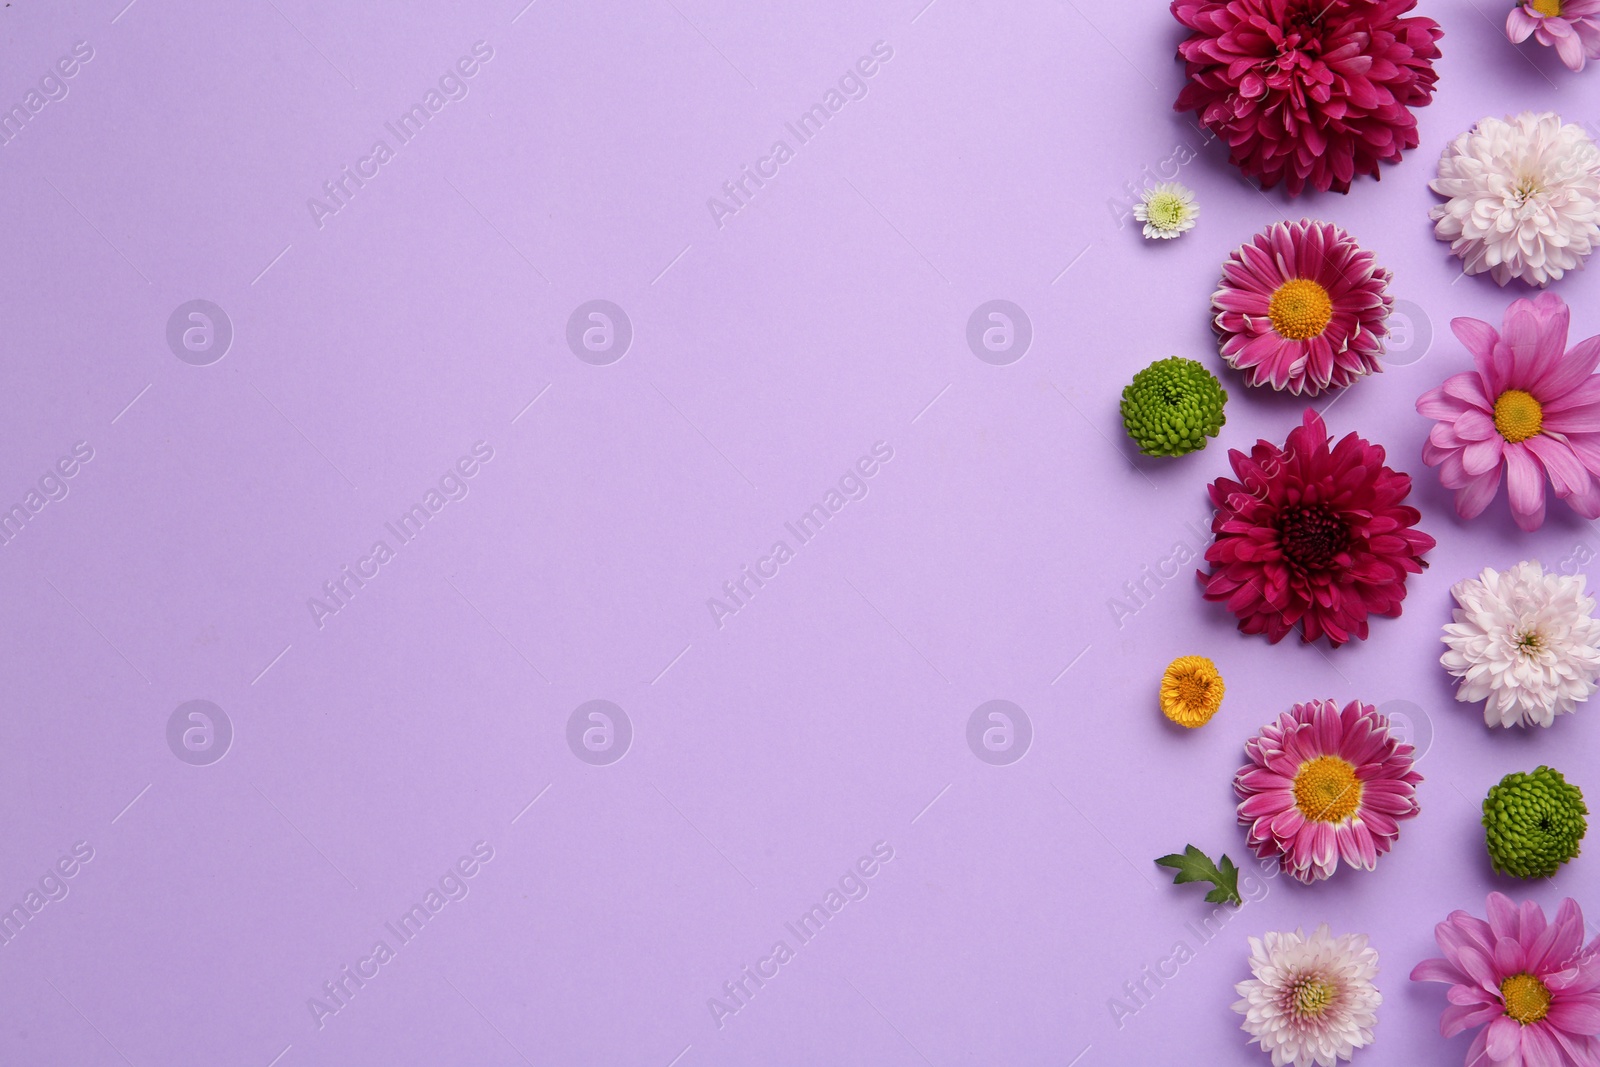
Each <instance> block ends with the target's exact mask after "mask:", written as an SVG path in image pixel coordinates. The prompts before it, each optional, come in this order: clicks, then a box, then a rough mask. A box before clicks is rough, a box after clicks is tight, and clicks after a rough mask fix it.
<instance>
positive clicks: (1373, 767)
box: [1233, 700, 1422, 884]
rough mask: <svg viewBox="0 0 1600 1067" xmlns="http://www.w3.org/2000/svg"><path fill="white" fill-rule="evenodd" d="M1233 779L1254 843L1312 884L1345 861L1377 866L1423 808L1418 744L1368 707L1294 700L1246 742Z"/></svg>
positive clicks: (1256, 848) (1254, 847)
mask: <svg viewBox="0 0 1600 1067" xmlns="http://www.w3.org/2000/svg"><path fill="white" fill-rule="evenodd" d="M1244 752H1245V755H1246V756H1247V757H1248V758H1249V760H1250V762H1249V763H1247V764H1245V765H1244V766H1243V767H1240V768H1239V772H1238V774H1236V775H1234V779H1233V791H1234V792H1235V793H1237V794H1238V795H1239V797H1240V800H1239V824H1240V825H1241V826H1247V827H1249V828H1250V832H1249V835H1248V840H1249V843H1250V848H1251V849H1252V850H1254V852H1255V854H1256V855H1257V856H1258V857H1260V858H1261V859H1276V860H1277V861H1278V867H1279V869H1280V870H1282V871H1283V873H1284V874H1288V875H1292V876H1293V877H1295V878H1297V879H1299V880H1300V881H1302V882H1305V883H1307V884H1310V883H1311V882H1315V881H1317V880H1319V879H1322V878H1327V877H1328V876H1329V875H1331V874H1333V872H1334V870H1335V869H1336V868H1337V867H1338V866H1339V861H1340V860H1341V859H1342V860H1344V862H1345V863H1347V864H1348V865H1350V866H1351V867H1364V868H1366V869H1367V870H1369V871H1370V870H1372V869H1373V868H1374V867H1376V866H1377V865H1378V857H1379V856H1381V855H1383V854H1384V853H1385V852H1388V851H1389V849H1391V848H1393V847H1394V843H1395V840H1396V839H1397V838H1398V837H1399V836H1400V823H1399V820H1401V819H1409V818H1411V817H1412V816H1413V815H1415V814H1416V813H1417V812H1418V811H1419V810H1420V809H1419V808H1418V806H1417V783H1418V782H1420V781H1422V775H1420V774H1418V773H1417V772H1416V771H1415V770H1413V769H1412V763H1413V750H1412V747H1411V746H1410V745H1408V744H1406V743H1405V742H1403V741H1401V740H1400V739H1399V738H1397V737H1395V735H1394V734H1393V733H1391V732H1390V730H1389V720H1388V718H1387V717H1386V716H1384V715H1382V714H1380V713H1379V712H1378V709H1377V708H1375V707H1373V706H1372V705H1371V704H1363V703H1361V701H1359V700H1352V701H1351V702H1350V703H1348V704H1346V705H1345V706H1344V709H1343V710H1342V711H1341V710H1340V708H1339V705H1337V704H1335V703H1334V702H1333V701H1331V700H1313V701H1311V702H1310V703H1308V704H1296V705H1295V706H1294V708H1293V709H1292V710H1290V711H1286V712H1284V713H1283V714H1282V715H1280V716H1278V721H1277V722H1274V723H1269V724H1267V725H1266V726H1263V727H1262V728H1261V732H1260V733H1258V734H1256V736H1254V737H1252V738H1251V739H1250V740H1249V741H1246V742H1245V746H1244Z"/></svg>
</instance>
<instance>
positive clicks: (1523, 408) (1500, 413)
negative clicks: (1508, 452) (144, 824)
mask: <svg viewBox="0 0 1600 1067" xmlns="http://www.w3.org/2000/svg"><path fill="white" fill-rule="evenodd" d="M1543 426H1544V406H1543V405H1542V404H1540V403H1539V402H1538V401H1537V400H1535V399H1534V398H1533V394H1532V393H1525V392H1523V391H1522V390H1521V389H1507V390H1506V391H1505V392H1503V393H1501V394H1500V396H1499V397H1498V398H1497V399H1496V400H1495V402H1494V428H1495V429H1496V430H1499V431H1500V436H1501V437H1504V438H1505V439H1506V440H1507V441H1510V442H1511V443H1512V444H1516V443H1517V442H1519V441H1526V440H1527V439H1528V438H1530V437H1532V436H1534V435H1535V434H1537V433H1538V432H1539V431H1540V429H1542V428H1543Z"/></svg>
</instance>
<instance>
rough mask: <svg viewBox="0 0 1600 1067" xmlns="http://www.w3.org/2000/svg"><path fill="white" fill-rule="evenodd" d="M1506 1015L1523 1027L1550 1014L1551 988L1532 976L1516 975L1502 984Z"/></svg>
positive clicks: (1501, 996) (1501, 997)
mask: <svg viewBox="0 0 1600 1067" xmlns="http://www.w3.org/2000/svg"><path fill="white" fill-rule="evenodd" d="M1500 999H1501V1000H1503V1001H1505V1005H1506V1014H1507V1015H1509V1016H1511V1017H1512V1018H1513V1019H1515V1020H1517V1022H1519V1023H1521V1024H1522V1025H1523V1026H1527V1025H1528V1024H1529V1023H1536V1022H1538V1021H1539V1020H1540V1019H1543V1018H1544V1017H1545V1016H1546V1015H1549V1014H1550V987H1549V986H1547V985H1545V984H1544V983H1543V982H1541V981H1539V979H1537V978H1535V977H1534V976H1533V975H1531V974H1514V975H1512V976H1511V977H1510V978H1507V979H1506V980H1505V981H1504V982H1501V983H1500Z"/></svg>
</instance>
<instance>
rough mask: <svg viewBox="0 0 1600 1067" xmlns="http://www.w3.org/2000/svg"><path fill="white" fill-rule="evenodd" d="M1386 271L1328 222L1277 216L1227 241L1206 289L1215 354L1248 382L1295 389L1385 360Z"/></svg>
mask: <svg viewBox="0 0 1600 1067" xmlns="http://www.w3.org/2000/svg"><path fill="white" fill-rule="evenodd" d="M1392 277H1393V275H1392V274H1390V272H1389V271H1388V269H1387V268H1384V267H1380V266H1378V261H1377V258H1376V257H1375V256H1374V255H1373V254H1372V253H1371V252H1368V251H1367V250H1366V249H1364V248H1362V247H1361V246H1360V245H1358V244H1356V243H1355V241H1354V240H1352V239H1351V237H1350V235H1349V234H1348V233H1345V232H1344V231H1343V230H1341V229H1340V228H1339V227H1337V226H1335V225H1333V224H1332V223H1328V222H1313V221H1312V220H1310V219H1301V220H1300V221H1299V222H1295V223H1288V222H1275V223H1273V224H1272V225H1271V226H1268V227H1267V228H1266V229H1265V230H1263V231H1261V232H1260V233H1258V234H1256V235H1255V237H1253V238H1251V239H1250V241H1249V242H1248V243H1247V244H1244V245H1242V246H1241V247H1239V248H1237V249H1235V250H1234V252H1233V253H1232V254H1231V255H1230V256H1229V257H1228V259H1227V262H1225V263H1223V264H1222V285H1221V287H1220V288H1219V289H1218V290H1217V291H1216V292H1215V293H1213V294H1212V296H1211V307H1212V309H1213V310H1214V311H1215V312H1216V318H1215V319H1214V320H1213V321H1214V323H1215V326H1216V330H1217V336H1218V338H1219V339H1220V341H1221V351H1222V358H1223V360H1224V361H1225V362H1226V363H1227V364H1228V366H1230V367H1232V368H1233V369H1234V370H1237V371H1242V372H1244V376H1245V377H1244V380H1245V384H1247V385H1270V386H1272V388H1274V389H1279V390H1282V389H1287V390H1289V392H1291V393H1294V394H1295V395H1296V396H1299V395H1302V394H1304V395H1306V396H1316V395H1317V394H1318V393H1320V392H1322V391H1323V390H1324V389H1342V388H1344V387H1345V386H1347V385H1349V384H1350V383H1352V382H1354V381H1355V380H1356V379H1357V378H1360V377H1363V376H1364V375H1368V374H1372V373H1374V372H1376V371H1379V370H1382V369H1383V368H1382V367H1381V366H1380V365H1379V363H1378V357H1379V356H1381V355H1382V354H1383V342H1382V341H1381V340H1380V338H1382V337H1385V336H1387V334H1388V332H1389V327H1388V318H1389V309H1390V308H1391V307H1392V306H1393V305H1394V299H1393V298H1392V297H1391V296H1390V295H1389V291H1388V288H1389V281H1390V279H1391V278H1392Z"/></svg>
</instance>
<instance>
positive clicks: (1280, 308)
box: [1267, 278, 1333, 341]
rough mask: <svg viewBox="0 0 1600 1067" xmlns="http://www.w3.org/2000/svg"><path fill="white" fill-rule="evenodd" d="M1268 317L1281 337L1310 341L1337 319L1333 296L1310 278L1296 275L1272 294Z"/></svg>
mask: <svg viewBox="0 0 1600 1067" xmlns="http://www.w3.org/2000/svg"><path fill="white" fill-rule="evenodd" d="M1267 316H1268V317H1269V318H1270V319H1272V328H1273V329H1274V330H1277V331H1278V336H1280V337H1285V338H1287V339H1289V340H1290V341H1309V340H1310V339H1311V338H1313V337H1317V336H1319V335H1321V333H1322V331H1323V330H1326V329H1327V328H1328V323H1330V322H1332V321H1333V298H1332V297H1331V296H1329V295H1328V290H1326V289H1324V288H1323V287H1322V286H1320V285H1318V284H1317V283H1316V282H1314V281H1312V280H1311V279H1310V278H1295V279H1292V280H1291V281H1287V282H1284V283H1283V284H1282V285H1280V286H1278V289H1277V291H1276V292H1274V293H1273V294H1272V303H1271V304H1269V305H1268V306H1267Z"/></svg>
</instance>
